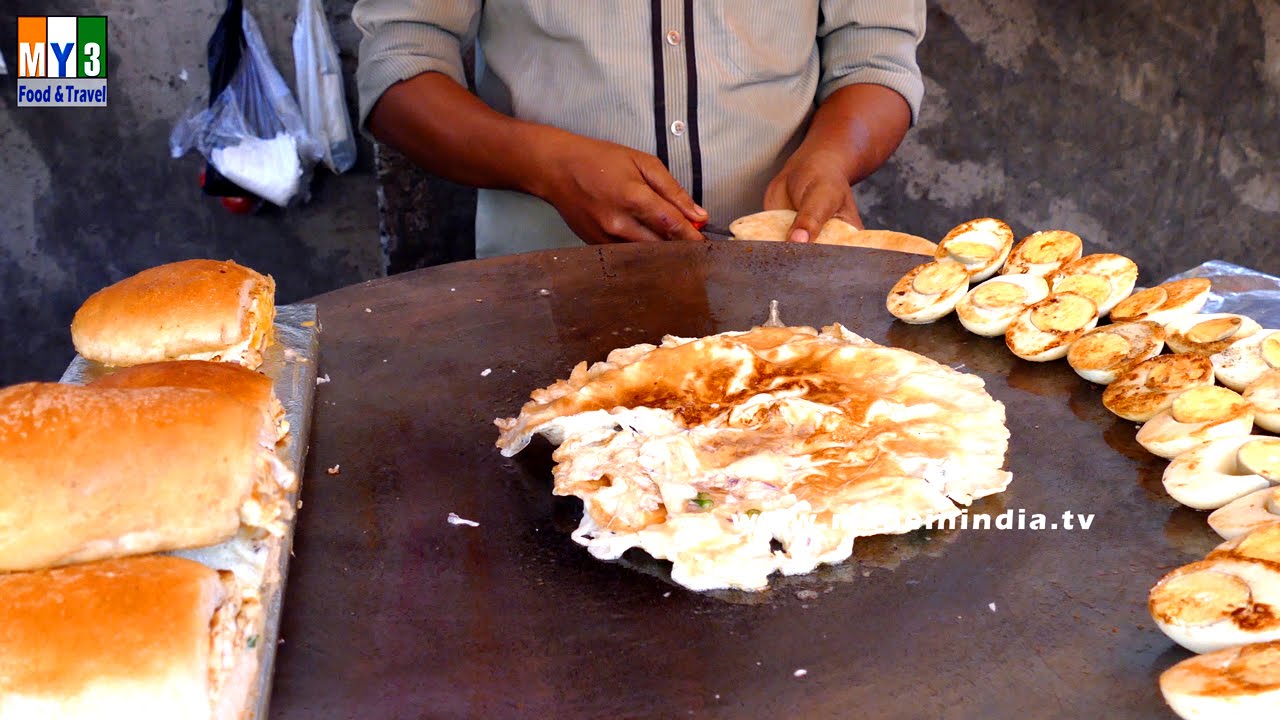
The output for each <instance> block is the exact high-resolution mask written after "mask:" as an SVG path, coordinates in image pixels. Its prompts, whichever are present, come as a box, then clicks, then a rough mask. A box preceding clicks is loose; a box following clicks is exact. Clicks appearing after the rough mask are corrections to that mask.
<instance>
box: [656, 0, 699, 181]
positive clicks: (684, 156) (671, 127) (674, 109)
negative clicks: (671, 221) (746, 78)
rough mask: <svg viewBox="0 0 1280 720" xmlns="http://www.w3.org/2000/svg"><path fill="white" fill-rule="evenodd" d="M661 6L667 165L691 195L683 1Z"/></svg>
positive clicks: (667, 0)
mask: <svg viewBox="0 0 1280 720" xmlns="http://www.w3.org/2000/svg"><path fill="white" fill-rule="evenodd" d="M657 5H661V9H662V13H661V18H662V19H661V27H662V28H663V30H662V33H661V38H660V40H659V42H661V43H662V60H663V62H662V76H663V91H664V92H663V99H664V100H665V113H664V117H662V118H661V120H662V128H663V131H664V133H665V135H666V139H667V154H668V163H667V169H668V170H670V172H671V175H672V177H674V178H675V179H676V181H677V182H679V183H680V186H681V187H683V188H685V190H688V191H690V192H692V183H693V156H692V153H691V150H690V145H689V135H690V130H691V128H690V126H689V102H688V100H689V80H690V78H689V73H688V68H687V64H688V58H687V55H686V53H687V52H688V47H687V45H688V38H687V37H686V28H685V22H684V19H685V7H684V0H657V1H656V2H655V6H657Z"/></svg>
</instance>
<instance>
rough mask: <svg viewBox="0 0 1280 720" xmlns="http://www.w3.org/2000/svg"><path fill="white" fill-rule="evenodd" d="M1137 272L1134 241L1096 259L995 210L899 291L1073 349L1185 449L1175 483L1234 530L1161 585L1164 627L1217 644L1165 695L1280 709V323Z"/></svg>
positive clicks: (1172, 681)
mask: <svg viewBox="0 0 1280 720" xmlns="http://www.w3.org/2000/svg"><path fill="white" fill-rule="evenodd" d="M1137 278H1138V266H1137V265H1136V264H1134V262H1133V261H1132V260H1130V259H1128V258H1126V257H1123V256H1121V255H1116V254H1113V253H1100V254H1096V255H1085V256H1083V257H1082V243H1081V240H1080V238H1079V237H1078V236H1077V235H1075V234H1074V233H1070V232H1067V231H1064V230H1046V231H1041V232H1037V233H1033V234H1031V235H1029V236H1027V237H1026V238H1024V239H1023V240H1022V241H1021V242H1018V243H1017V244H1014V236H1013V232H1012V231H1011V230H1010V228H1009V226H1008V225H1007V224H1006V223H1004V222H1002V221H1000V220H997V219H994V218H979V219H976V220H971V221H969V222H966V223H964V224H962V225H959V226H957V227H956V228H954V229H952V230H951V231H950V232H948V233H947V235H946V236H945V237H943V239H942V240H941V241H939V242H938V248H937V252H936V254H935V259H934V260H933V261H932V262H929V263H926V264H924V265H921V266H919V267H916V268H914V269H912V270H911V271H910V272H908V273H907V274H906V275H905V276H904V277H903V278H902V279H901V280H899V281H898V283H897V284H896V285H894V287H893V289H892V290H891V291H890V293H889V297H888V300H887V303H886V305H887V307H888V309H889V312H891V313H892V314H893V315H894V316H895V317H897V318H899V319H901V320H903V321H904V322H908V323H928V322H933V321H935V320H938V319H939V318H942V317H945V316H946V315H947V314H949V313H951V312H952V311H953V310H954V311H955V312H956V314H957V315H958V316H959V319H960V322H961V324H963V325H964V327H965V328H966V329H968V330H970V331H971V332H974V333H977V334H979V335H984V336H988V337H998V336H1003V337H1004V341H1005V345H1006V346H1007V347H1008V348H1009V350H1010V351H1011V352H1013V353H1014V354H1015V355H1017V356H1018V357H1020V358H1023V359H1025V360H1030V361H1033V362H1045V361H1050V360H1057V359H1060V358H1066V360H1067V362H1068V363H1069V364H1070V365H1071V368H1072V369H1073V370H1075V372H1076V373H1077V374H1078V375H1080V377H1082V378H1084V379H1085V380H1088V381H1089V382H1092V383H1098V384H1101V385H1105V386H1106V389H1105V390H1104V392H1103V394H1102V403H1103V405H1104V406H1106V408H1107V409H1108V410H1110V411H1111V412H1113V413H1115V414H1116V415H1118V416H1119V417H1122V418H1124V419H1126V420H1130V421H1133V422H1135V423H1140V424H1141V426H1140V428H1139V429H1138V432H1137V441H1138V442H1139V443H1140V444H1141V445H1142V447H1144V448H1146V449H1147V450H1148V451H1150V452H1151V453H1153V454H1155V455H1158V456H1160V457H1163V458H1168V459H1169V460H1170V462H1169V465H1168V467H1167V468H1166V469H1165V472H1164V486H1165V489H1166V490H1167V491H1168V492H1169V494H1170V496H1171V497H1173V498H1174V499H1175V500H1177V501H1178V502H1180V503H1182V504H1184V505H1187V506H1189V507H1192V508H1196V509H1198V510H1212V511H1214V512H1213V514H1211V515H1209V517H1208V521H1209V525H1210V526H1211V527H1212V528H1213V529H1214V530H1215V531H1216V532H1218V533H1219V534H1220V535H1222V537H1223V538H1224V539H1226V540H1227V542H1226V543H1224V544H1223V545H1221V546H1220V547H1219V548H1218V549H1217V550H1215V551H1214V552H1213V553H1212V554H1210V555H1209V557H1208V558H1207V559H1206V560H1204V561H1201V562H1198V563H1193V564H1191V565H1189V566H1187V567H1184V568H1180V569H1178V570H1175V571H1174V572H1172V573H1169V575H1167V576H1166V577H1165V578H1164V579H1162V580H1161V581H1160V582H1159V583H1157V584H1156V586H1155V588H1153V589H1152V591H1151V606H1150V610H1151V614H1152V616H1153V617H1154V618H1155V620H1156V623H1157V624H1158V625H1159V627H1160V628H1161V629H1162V630H1164V631H1165V633H1166V634H1168V635H1169V637H1170V638H1172V639H1173V640H1175V641H1176V642H1178V643H1180V644H1182V645H1183V646H1184V647H1187V648H1188V649H1190V650H1192V651H1194V652H1198V653H1211V654H1208V655H1202V656H1199V657H1194V658H1191V659H1189V660H1187V661H1184V662H1183V663H1180V664H1179V665H1177V666H1175V667H1174V668H1172V669H1170V670H1169V671H1167V672H1166V673H1164V675H1163V676H1162V677H1161V681H1160V686H1161V690H1162V691H1163V693H1164V696H1165V699H1166V700H1167V701H1168V702H1169V704H1170V706H1171V707H1172V708H1173V709H1174V711H1175V712H1177V713H1178V714H1179V715H1181V716H1182V717H1184V718H1192V717H1195V718H1232V719H1233V720H1244V719H1246V718H1276V717H1280V438H1276V437H1273V436H1270V435H1266V434H1264V433H1263V432H1262V431H1267V432H1270V433H1280V330H1275V329H1265V328H1263V327H1262V326H1261V325H1260V324H1259V323H1258V322H1256V321H1255V320H1253V319H1251V318H1248V317H1246V316H1243V315H1236V314H1231V313H1202V312H1201V310H1203V308H1204V306H1205V303H1206V302H1207V300H1208V298H1209V291H1210V282H1209V281H1208V280H1205V279H1202V278H1192V279H1187V280H1177V281H1173V282H1168V283H1164V284H1162V285H1158V286H1156V287H1152V288H1147V289H1145V290H1141V291H1139V292H1137V293H1134V292H1133V291H1134V286H1135V283H1136V281H1137ZM1166 350H1168V351H1169V352H1167V353H1166V352H1165V351H1166Z"/></svg>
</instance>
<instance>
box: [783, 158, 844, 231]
mask: <svg viewBox="0 0 1280 720" xmlns="http://www.w3.org/2000/svg"><path fill="white" fill-rule="evenodd" d="M847 177H848V176H847V175H846V171H845V170H843V169H842V168H841V167H839V166H838V165H837V163H834V162H830V161H825V162H824V161H823V159H822V158H821V157H818V156H817V154H815V155H808V154H802V153H796V154H795V155H793V156H792V157H791V159H790V160H788V161H787V164H786V165H784V166H783V168H782V172H780V173H778V176H777V177H775V178H774V179H773V181H772V182H770V183H769V187H768V188H767V189H765V192H764V209H765V210H795V211H796V220H795V223H793V224H792V226H791V229H790V230H789V231H788V232H787V240H789V241H791V242H810V241H811V240H813V239H814V238H816V237H818V233H819V232H820V231H821V230H822V226H823V225H825V224H826V222H827V220H830V219H831V218H833V217H836V218H840V219H841V220H844V221H845V222H847V223H849V224H850V225H853V226H854V227H856V228H858V229H859V230H861V229H862V217H861V216H860V215H859V214H858V205H857V203H856V202H855V201H854V199H853V188H852V187H850V185H849V181H848V179H847Z"/></svg>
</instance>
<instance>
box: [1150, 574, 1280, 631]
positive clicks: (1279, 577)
mask: <svg viewBox="0 0 1280 720" xmlns="http://www.w3.org/2000/svg"><path fill="white" fill-rule="evenodd" d="M1277 602H1280V568H1277V567H1275V566H1274V565H1272V564H1271V563H1268V562H1266V561H1264V560H1256V559H1252V558H1243V557H1234V556H1230V555H1224V556H1220V557H1217V558H1213V559H1206V560H1201V561H1199V562H1194V563H1191V564H1189V565H1183V566H1182V567H1180V568H1178V569H1176V570H1174V571H1172V572H1170V573H1169V574H1168V575H1165V576H1164V577H1163V578H1161V579H1160V581H1159V582H1157V583H1156V584H1155V586H1154V587H1152V588H1151V593H1150V595H1149V596H1148V600H1147V609H1148V610H1149V611H1150V612H1151V618H1152V619H1153V620H1155V621H1156V626H1157V627H1159V628H1160V630H1161V631H1162V632H1163V633H1164V634H1165V635H1168V636H1169V639H1170V640H1173V641H1174V642H1176V643H1178V644H1179V645H1181V646H1182V647H1184V648H1186V649H1188V650H1190V651H1191V652H1197V653H1204V652H1213V651H1214V650H1221V649H1222V648H1225V647H1231V646H1232V645H1243V644H1245V643H1250V642H1266V641H1270V640H1280V617H1276V616H1271V617H1270V618H1269V620H1270V621H1268V619H1267V618H1266V615H1265V614H1266V613H1269V609H1270V608H1271V607H1272V606H1275V603H1277Z"/></svg>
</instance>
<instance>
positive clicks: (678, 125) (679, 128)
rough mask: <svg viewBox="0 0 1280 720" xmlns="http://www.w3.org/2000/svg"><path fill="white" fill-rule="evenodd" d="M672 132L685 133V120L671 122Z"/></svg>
mask: <svg viewBox="0 0 1280 720" xmlns="http://www.w3.org/2000/svg"><path fill="white" fill-rule="evenodd" d="M671 134H672V135H683V134H684V121H683V120H677V121H675V122H673V123H671Z"/></svg>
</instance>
